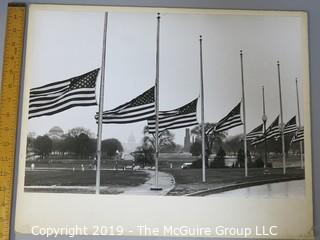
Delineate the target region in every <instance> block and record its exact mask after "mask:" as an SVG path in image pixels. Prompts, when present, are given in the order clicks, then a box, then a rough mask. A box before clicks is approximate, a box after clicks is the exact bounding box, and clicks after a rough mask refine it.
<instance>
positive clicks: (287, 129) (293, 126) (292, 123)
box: [274, 116, 298, 140]
mask: <svg viewBox="0 0 320 240" xmlns="http://www.w3.org/2000/svg"><path fill="white" fill-rule="evenodd" d="M297 130H298V128H297V123H296V116H294V117H293V118H291V119H290V120H289V121H288V122H287V123H286V125H285V126H284V129H283V134H284V135H287V134H289V133H294V132H296V131H297ZM280 136H281V133H280V131H279V132H278V134H277V135H276V136H275V137H274V138H275V139H276V140H278V139H279V138H280Z"/></svg>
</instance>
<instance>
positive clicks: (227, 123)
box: [206, 102, 243, 134]
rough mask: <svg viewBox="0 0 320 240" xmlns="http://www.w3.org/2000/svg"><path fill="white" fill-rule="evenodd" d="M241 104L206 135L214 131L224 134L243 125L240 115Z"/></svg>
mask: <svg viewBox="0 0 320 240" xmlns="http://www.w3.org/2000/svg"><path fill="white" fill-rule="evenodd" d="M240 108H241V102H240V103H239V104H238V105H237V106H235V107H234V108H233V109H232V110H231V112H229V113H228V115H227V116H225V117H224V118H222V119H221V120H220V121H219V122H218V123H217V124H216V125H215V126H213V127H211V128H209V129H208V130H207V131H206V134H210V133H211V132H212V131H215V132H222V131H226V130H228V129H231V128H234V127H237V126H240V125H242V124H243V123H242V121H241V114H240Z"/></svg>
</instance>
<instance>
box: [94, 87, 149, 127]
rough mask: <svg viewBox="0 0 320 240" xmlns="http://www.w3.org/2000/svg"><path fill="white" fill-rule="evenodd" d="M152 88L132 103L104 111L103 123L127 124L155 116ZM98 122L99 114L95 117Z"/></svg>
mask: <svg viewBox="0 0 320 240" xmlns="http://www.w3.org/2000/svg"><path fill="white" fill-rule="evenodd" d="M154 90H155V88H154V87H152V88H150V89H149V90H147V91H145V92H144V93H142V94H140V95H139V96H137V97H136V98H134V99H132V100H131V101H129V102H127V103H124V104H122V105H120V106H118V107H116V108H114V109H112V110H107V111H104V112H103V114H102V123H104V124H111V123H114V124H127V123H134V122H140V121H143V120H147V119H148V118H150V117H153V116H154V115H155V102H154V100H155V98H154ZM95 119H96V121H98V114H96V115H95Z"/></svg>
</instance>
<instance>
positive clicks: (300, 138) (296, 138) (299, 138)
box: [291, 127, 304, 143]
mask: <svg viewBox="0 0 320 240" xmlns="http://www.w3.org/2000/svg"><path fill="white" fill-rule="evenodd" d="M303 140H304V128H303V127H300V128H299V129H298V131H297V133H296V134H295V135H294V136H293V138H292V140H291V143H295V142H300V141H303Z"/></svg>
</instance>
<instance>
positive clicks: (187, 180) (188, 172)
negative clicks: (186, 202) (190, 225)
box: [160, 168, 304, 195]
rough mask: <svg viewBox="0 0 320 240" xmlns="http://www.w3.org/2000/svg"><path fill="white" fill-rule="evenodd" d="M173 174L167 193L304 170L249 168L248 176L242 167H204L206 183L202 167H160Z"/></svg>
mask: <svg viewBox="0 0 320 240" xmlns="http://www.w3.org/2000/svg"><path fill="white" fill-rule="evenodd" d="M160 171H164V172H167V173H170V174H172V175H173V177H174V179H175V181H176V185H175V188H174V189H172V190H171V191H170V192H169V195H184V194H188V193H192V192H196V191H202V190H208V189H212V188H216V187H221V186H224V185H228V184H236V183H245V182H253V181H259V180H267V179H275V178H277V179H279V178H283V179H285V178H288V177H303V176H304V170H303V169H298V168H287V174H286V175H283V174H282V169H271V174H263V168H249V169H248V173H249V174H248V175H249V176H248V177H245V176H244V169H243V168H242V169H239V168H220V169H206V183H203V182H202V169H169V168H168V169H160Z"/></svg>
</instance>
